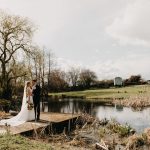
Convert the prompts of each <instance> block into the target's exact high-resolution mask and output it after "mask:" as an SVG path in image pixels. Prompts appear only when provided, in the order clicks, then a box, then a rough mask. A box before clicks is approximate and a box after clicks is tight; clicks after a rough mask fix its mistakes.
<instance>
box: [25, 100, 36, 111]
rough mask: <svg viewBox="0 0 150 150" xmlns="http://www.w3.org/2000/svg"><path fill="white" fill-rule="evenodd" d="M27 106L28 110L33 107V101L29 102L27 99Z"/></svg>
mask: <svg viewBox="0 0 150 150" xmlns="http://www.w3.org/2000/svg"><path fill="white" fill-rule="evenodd" d="M27 104H28V105H27V108H28V110H32V109H33V107H34V106H33V103H31V102H29V101H27Z"/></svg>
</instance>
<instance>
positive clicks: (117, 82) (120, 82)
mask: <svg viewBox="0 0 150 150" xmlns="http://www.w3.org/2000/svg"><path fill="white" fill-rule="evenodd" d="M122 85H123V80H122V78H121V77H116V78H115V79H114V86H122Z"/></svg>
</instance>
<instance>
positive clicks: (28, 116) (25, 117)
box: [0, 83, 35, 126]
mask: <svg viewBox="0 0 150 150" xmlns="http://www.w3.org/2000/svg"><path fill="white" fill-rule="evenodd" d="M26 90H27V83H26V84H25V87H24V94H23V100H22V106H21V111H20V112H19V113H18V115H16V116H15V117H12V118H11V119H3V120H1V121H0V125H5V124H7V125H10V126H18V125H20V124H23V123H25V122H27V121H31V120H34V119H35V114H34V109H32V110H28V108H27V106H28V105H27V100H28V97H27V96H26ZM30 102H32V103H33V97H32V96H30Z"/></svg>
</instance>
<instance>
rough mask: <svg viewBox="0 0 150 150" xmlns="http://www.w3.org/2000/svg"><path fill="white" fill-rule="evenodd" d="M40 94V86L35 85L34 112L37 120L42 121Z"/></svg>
mask: <svg viewBox="0 0 150 150" xmlns="http://www.w3.org/2000/svg"><path fill="white" fill-rule="evenodd" d="M40 93H41V88H40V86H39V85H37V84H36V85H35V86H34V87H33V92H32V94H33V103H34V111H35V120H39V119H40Z"/></svg>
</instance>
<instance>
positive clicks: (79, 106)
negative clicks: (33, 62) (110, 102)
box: [43, 99, 150, 132]
mask: <svg viewBox="0 0 150 150" xmlns="http://www.w3.org/2000/svg"><path fill="white" fill-rule="evenodd" d="M43 111H44V112H60V113H73V114H75V113H81V112H86V113H89V114H90V115H93V116H95V117H97V118H99V119H102V118H107V119H111V118H114V119H116V120H117V121H119V122H120V123H122V124H125V123H128V124H129V125H131V126H132V127H133V128H135V129H136V130H137V131H138V132H142V131H143V130H144V129H145V128H147V127H150V108H145V109H144V110H142V111H135V110H132V109H131V108H127V107H122V106H115V107H112V106H104V105H102V104H101V103H99V102H94V103H93V102H87V101H86V100H73V99H69V100H68V99H64V100H49V101H48V102H47V103H44V107H43Z"/></svg>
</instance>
